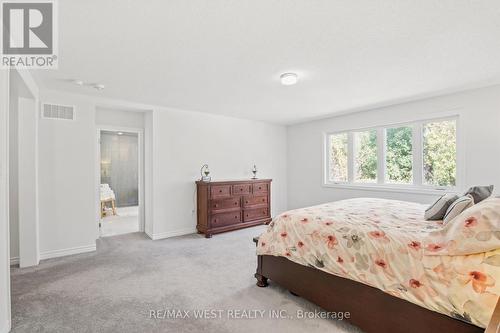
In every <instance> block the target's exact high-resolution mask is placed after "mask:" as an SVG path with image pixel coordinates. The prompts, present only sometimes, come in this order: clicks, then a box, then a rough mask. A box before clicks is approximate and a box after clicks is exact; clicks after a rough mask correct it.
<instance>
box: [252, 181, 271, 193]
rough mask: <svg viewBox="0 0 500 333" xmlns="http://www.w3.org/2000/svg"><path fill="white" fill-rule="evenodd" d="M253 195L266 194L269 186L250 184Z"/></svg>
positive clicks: (266, 184)
mask: <svg viewBox="0 0 500 333" xmlns="http://www.w3.org/2000/svg"><path fill="white" fill-rule="evenodd" d="M252 186H253V193H267V192H269V184H268V183H255V184H252Z"/></svg>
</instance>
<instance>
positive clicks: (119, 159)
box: [98, 128, 144, 237]
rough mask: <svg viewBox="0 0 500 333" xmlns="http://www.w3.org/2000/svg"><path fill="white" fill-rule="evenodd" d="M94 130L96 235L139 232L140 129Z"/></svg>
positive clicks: (140, 221) (140, 200) (140, 188)
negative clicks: (97, 199) (96, 149)
mask: <svg viewBox="0 0 500 333" xmlns="http://www.w3.org/2000/svg"><path fill="white" fill-rule="evenodd" d="M98 131H99V133H98V135H99V169H100V172H99V179H100V181H99V197H100V205H99V217H100V219H99V236H100V237H109V236H116V235H123V234H128V233H132V232H142V231H144V227H143V219H142V196H141V193H142V191H141V190H142V177H141V174H142V167H141V166H142V165H143V162H142V156H143V155H142V145H141V143H142V130H138V129H135V130H134V129H125V128H123V129H116V128H114V129H111V128H107V129H106V128H101V129H99V130H98Z"/></svg>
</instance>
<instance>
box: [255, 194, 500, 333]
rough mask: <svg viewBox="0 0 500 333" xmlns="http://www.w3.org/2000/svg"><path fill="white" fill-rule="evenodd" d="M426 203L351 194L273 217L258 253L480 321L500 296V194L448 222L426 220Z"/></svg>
mask: <svg viewBox="0 0 500 333" xmlns="http://www.w3.org/2000/svg"><path fill="white" fill-rule="evenodd" d="M425 208H426V206H423V205H421V204H416V203H410V202H403V201H393V200H383V199H366V198H362V199H350V200H343V201H337V202H333V203H328V204H324V205H319V206H314V207H308V208H303V209H297V210H293V211H289V212H286V213H283V214H281V215H279V216H277V217H276V218H275V219H274V220H273V221H272V222H271V224H270V225H269V228H268V229H267V231H266V232H265V233H263V234H262V235H261V237H260V238H259V243H258V247H257V254H259V255H274V256H282V257H286V258H288V259H289V260H292V261H294V262H296V263H299V264H302V265H308V266H312V267H315V268H317V269H320V270H323V271H325V272H328V273H331V274H334V275H337V276H341V277H344V278H348V279H351V280H355V281H358V282H362V283H364V284H367V285H370V286H373V287H375V288H378V289H381V290H383V291H384V292H386V293H389V294H391V295H393V296H396V297H399V298H402V299H405V300H407V301H410V302H412V303H415V304H418V305H420V306H423V307H425V308H428V309H430V310H433V311H437V312H440V313H443V314H446V315H449V316H451V317H454V318H457V319H461V320H464V321H468V322H471V323H473V324H475V325H477V326H480V327H486V326H487V325H488V322H489V319H490V317H491V315H492V313H493V310H494V307H495V305H496V302H497V300H498V295H500V199H488V200H485V201H483V202H482V203H479V204H477V205H475V206H474V207H472V208H470V209H469V210H467V211H466V212H464V213H463V214H462V215H460V216H458V217H457V218H456V219H455V220H453V221H451V222H450V223H448V224H447V225H446V226H443V225H442V221H425V220H424V218H423V216H424V210H425Z"/></svg>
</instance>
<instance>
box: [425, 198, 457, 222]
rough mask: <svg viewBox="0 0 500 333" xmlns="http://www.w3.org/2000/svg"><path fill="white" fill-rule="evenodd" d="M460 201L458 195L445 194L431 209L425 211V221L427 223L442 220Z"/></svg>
mask: <svg viewBox="0 0 500 333" xmlns="http://www.w3.org/2000/svg"><path fill="white" fill-rule="evenodd" d="M457 199H458V195H456V194H445V195H443V196H441V198H439V199H437V201H436V202H435V203H433V204H432V205H431V206H430V207H429V208H427V209H426V210H425V215H424V217H425V219H426V220H427V221H438V220H442V219H443V218H444V216H445V215H446V212H447V211H448V208H449V207H450V206H451V204H452V203H454V202H455V201H456V200H457Z"/></svg>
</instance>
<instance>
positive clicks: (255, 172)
mask: <svg viewBox="0 0 500 333" xmlns="http://www.w3.org/2000/svg"><path fill="white" fill-rule="evenodd" d="M252 173H253V177H252V179H257V166H256V165H255V164H254V165H253V169H252Z"/></svg>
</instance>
